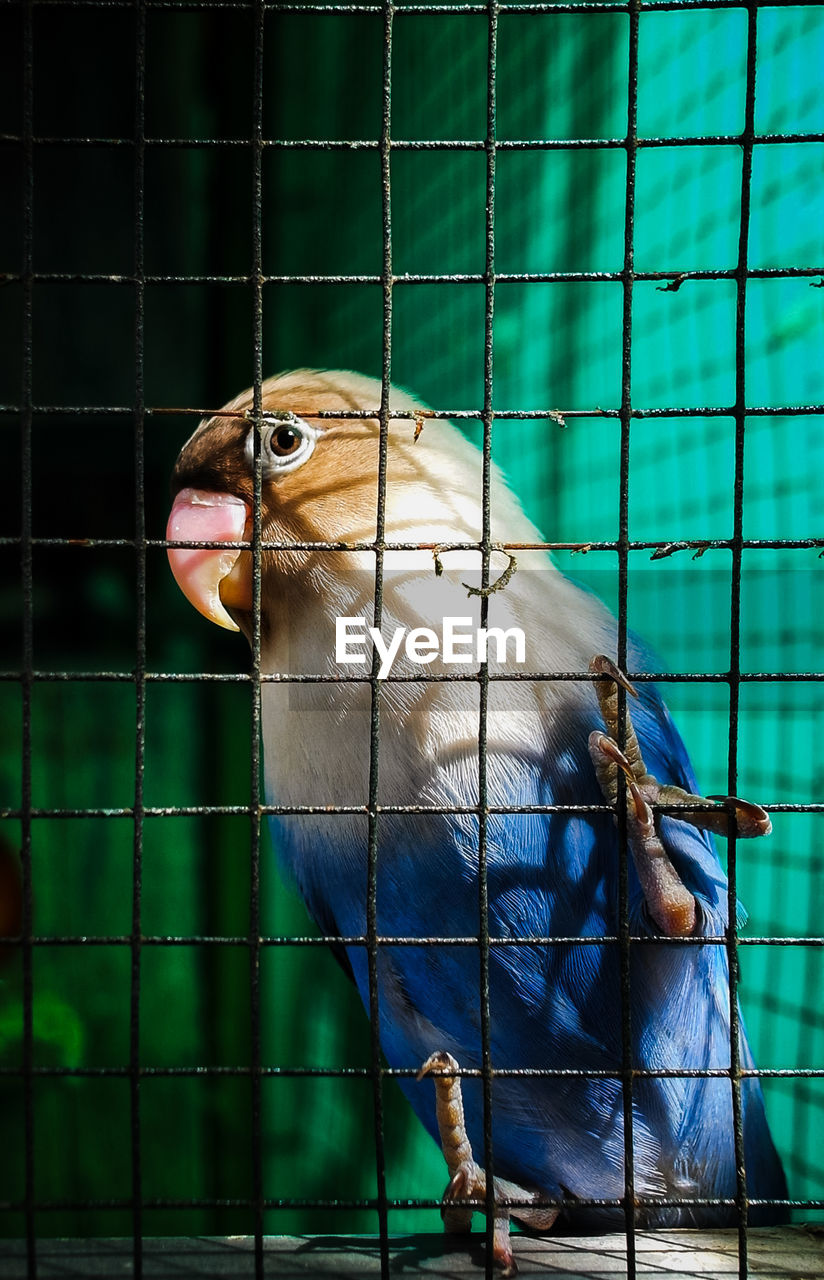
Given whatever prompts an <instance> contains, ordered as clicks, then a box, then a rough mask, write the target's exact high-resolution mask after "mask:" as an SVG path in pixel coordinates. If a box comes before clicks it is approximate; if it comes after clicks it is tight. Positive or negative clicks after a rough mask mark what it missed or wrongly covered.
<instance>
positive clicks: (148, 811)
mask: <svg viewBox="0 0 824 1280" xmlns="http://www.w3.org/2000/svg"><path fill="white" fill-rule="evenodd" d="M683 807H684V806H683V805H667V804H651V805H650V808H651V809H652V811H653V813H669V814H673V815H675V816H677V815H678V813H679V810H681V809H683ZM760 807H761V808H762V809H765V810H766V812H767V813H824V803H813V802H810V803H804V804H802V803H798V804H762V805H761V806H760ZM689 809H690V812H691V813H699V812H700V813H704V812H706V813H718V812H719V806H718V805H714V804H707V805H706V807H704V806H703V805H698V804H691V805H690V806H689ZM373 811H374V812H376V813H389V814H419V815H421V814H423V815H426V814H433V815H436V814H445V815H449V814H453V815H475V816H477V814H478V812H479V807H478V805H423V804H378V805H375V806H374V810H373V808H372V806H370V805H367V804H362V805H345V804H329V805H311V804H304V805H297V804H295V805H277V804H258V805H248V804H193V805H168V806H162V807H161V806H151V805H144V806H143V807H142V808H141V810H140V814H139V816H140V818H141V819H143V818H210V817H222V818H232V817H235V818H237V817H250V816H251V817H257V816H258V815H260V816H261V817H263V816H267V815H268V816H271V815H276V816H279V817H297V816H299V815H301V814H312V815H315V816H316V815H319V814H328V815H329V816H330V817H337V816H340V815H342V814H344V815H345V814H349V815H352V814H364V815H368V814H369V813H371V812H373ZM482 812H483V813H484V814H487V815H488V814H495V815H498V814H502V815H516V814H522V815H529V814H532V815H536V814H537V815H540V814H545V813H567V814H569V813H578V814H587V813H609V814H613V813H614V812H615V810H614V808H613V807H612V806H611V805H608V804H530V805H527V804H525V805H494V804H490V805H484V806H483V809H482ZM135 816H136V814H135V810H134V809H133V808H131V807H124V808H62V809H53V808H47V807H43V806H41V807H37V808H31V809H29V808H26V809H17V808H5V809H0V820H3V819H8V820H19V819H21V818H23V817H27V818H28V817H31V818H32V819H36V820H40V819H46V820H49V819H52V818H55V819H56V818H65V819H80V818H134V817H135Z"/></svg>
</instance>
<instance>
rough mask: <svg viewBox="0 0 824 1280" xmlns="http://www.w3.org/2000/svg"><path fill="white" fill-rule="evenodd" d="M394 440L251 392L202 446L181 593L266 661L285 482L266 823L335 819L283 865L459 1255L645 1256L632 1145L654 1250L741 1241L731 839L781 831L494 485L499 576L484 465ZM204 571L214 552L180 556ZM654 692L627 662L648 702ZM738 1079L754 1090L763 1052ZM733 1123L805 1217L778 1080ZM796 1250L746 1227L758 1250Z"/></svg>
mask: <svg viewBox="0 0 824 1280" xmlns="http://www.w3.org/2000/svg"><path fill="white" fill-rule="evenodd" d="M380 407H381V384H380V383H379V382H376V381H374V380H372V379H369V378H366V377H364V376H361V375H358V374H355V373H349V372H323V371H315V370H305V369H304V370H297V371H294V372H290V373H285V374H281V375H279V376H276V377H274V378H270V379H269V380H268V381H266V382H265V383H264V384H263V388H262V412H258V413H256V412H255V407H254V403H253V394H252V391H251V390H248V391H244V392H243V393H242V394H241V395H239V396H238V397H237V398H236V399H234V400H232V401H231V402H230V403H229V404H227V405H226V406H225V408H224V409H222V410H220V411H219V412H218V413H217V414H216V415H214V416H212V417H209V418H207V419H205V420H204V421H202V422H201V423H200V425H199V426H198V427H197V429H196V430H195V432H194V434H193V435H192V436H191V438H190V439H189V440H188V441H187V442H186V444H185V445H184V446H183V448H182V450H181V452H180V456H179V458H178V460H177V464H176V466H175V469H174V475H173V495H174V501H173V507H172V511H171V515H170V517H169V523H168V529H167V539H168V542H169V544H170V545H169V549H168V555H169V560H170V562H171V568H172V571H173V573H174V576H175V578H176V579H177V582H178V584H179V585H180V587H181V588H182V590H183V592H184V593H185V595H186V596H187V597H188V599H189V600H190V601H191V602H192V603H193V604H194V605H195V606H196V608H198V609H199V610H200V612H201V613H203V614H204V615H205V616H206V617H207V618H209V619H211V620H212V621H213V622H216V623H218V624H219V625H221V626H224V627H228V628H233V629H240V630H241V631H242V632H244V633H245V634H246V636H247V637H248V638H249V639H250V641H252V640H253V639H254V636H255V624H254V611H253V594H254V593H253V565H254V552H253V550H252V549H251V546H250V544H251V542H252V536H253V511H254V493H255V468H256V466H259V467H260V477H261V478H260V492H261V511H260V522H261V523H260V529H261V534H260V549H259V553H258V554H259V561H260V625H259V643H260V659H261V671H262V673H263V674H264V676H267V677H274V678H269V679H264V680H262V681H261V686H260V696H261V716H262V735H263V749H264V775H265V795H266V800H267V803H268V804H271V805H273V806H282V807H284V808H291V809H295V808H298V809H299V808H300V806H311V811H303V812H301V811H298V812H292V813H275V814H274V815H272V816H271V819H270V820H271V825H272V834H273V838H274V841H273V842H274V846H275V849H276V851H277V855H278V857H279V859H280V861H281V863H282V866H283V868H284V870H285V872H286V874H287V875H288V877H289V878H290V879H291V881H292V882H293V883H294V885H295V886H296V887H297V890H298V892H299V893H300V894H301V896H302V897H303V900H304V902H305V903H306V906H307V908H308V910H309V912H310V914H311V915H312V916H313V918H314V920H315V921H316V923H317V925H318V927H319V928H320V930H321V931H322V933H323V935H325V936H326V937H328V938H329V939H330V940H333V941H332V945H333V947H334V949H335V951H336V954H337V955H338V958H339V960H340V961H341V963H342V964H343V965H344V967H345V969H346V970H347V972H348V974H349V976H350V977H351V978H352V980H353V981H354V982H355V983H356V985H357V989H358V991H359V993H360V996H361V998H362V1000H363V1003H364V1005H365V1006H366V1009H367V1011H368V1012H369V1011H370V1008H372V1007H373V1003H374V1002H373V1001H372V1000H371V998H370V995H371V992H372V991H373V989H374V991H375V992H376V997H377V999H376V1004H377V1009H378V1014H377V1016H378V1021H379V1027H378V1032H379V1038H380V1044H381V1048H382V1051H383V1053H384V1055H385V1057H386V1060H387V1062H388V1064H389V1066H390V1067H392V1068H397V1069H403V1070H404V1071H405V1072H407V1073H408V1074H406V1075H404V1076H401V1077H399V1084H400V1087H401V1089H402V1090H403V1091H404V1093H405V1095H406V1097H407V1098H408V1100H409V1102H410V1104H411V1106H412V1107H413V1108H414V1110H415V1112H416V1113H417V1115H418V1117H419V1118H420V1120H421V1122H422V1123H423V1124H424V1125H425V1126H426V1128H427V1129H428V1130H429V1132H430V1133H431V1134H432V1136H433V1137H434V1138H435V1140H436V1141H438V1142H440V1144H441V1147H442V1149H443V1153H444V1156H445V1160H446V1165H447V1172H448V1177H449V1183H448V1186H447V1189H446V1192H445V1196H444V1201H443V1210H442V1212H443V1216H444V1221H445V1225H446V1227H447V1229H448V1230H455V1231H465V1230H468V1229H469V1223H470V1220H471V1217H472V1213H473V1210H476V1211H477V1210H479V1211H482V1212H483V1211H487V1212H488V1211H493V1212H494V1258H495V1262H496V1264H497V1265H498V1266H499V1267H500V1268H501V1270H502V1271H503V1272H504V1274H514V1271H515V1261H514V1257H513V1252H512V1244H511V1239H510V1234H509V1229H510V1220H511V1219H514V1220H515V1221H516V1222H517V1223H519V1224H521V1225H523V1226H526V1227H528V1228H530V1227H531V1228H533V1229H537V1230H549V1229H550V1228H552V1229H553V1230H555V1231H558V1230H562V1229H564V1230H572V1231H603V1230H610V1229H615V1230H622V1229H623V1228H624V1225H625V1222H626V1212H627V1210H626V1199H625V1197H626V1194H627V1188H626V1181H625V1177H626V1175H625V1146H626V1143H627V1139H628V1137H629V1136H630V1135H629V1134H628V1133H626V1132H625V1130H626V1129H627V1127H628V1126H631V1149H632V1154H633V1194H634V1209H633V1210H631V1211H634V1214H635V1221H636V1223H637V1224H638V1225H639V1226H642V1227H645V1228H655V1227H672V1226H690V1225H692V1226H722V1225H731V1224H733V1223H735V1222H737V1220H738V1208H737V1205H736V1203H735V1199H736V1196H737V1195H738V1194H739V1186H738V1182H737V1179H736V1157H735V1146H734V1138H733V1133H734V1127H733V1121H734V1107H733V1087H732V1082H731V1065H730V1060H731V1050H730V1034H731V1033H730V1018H731V996H730V981H729V969H728V956H727V949H726V946H725V943H724V941H723V939H724V935H725V933H726V931H727V927H728V916H727V899H728V887H727V880H726V877H725V874H724V872H723V870H722V867H721V864H720V862H719V859H718V856H717V853H716V850H715V847H714V843H713V833H714V834H719V835H726V834H727V833H728V830H729V828H730V826H731V825H733V824H734V826H735V829H736V831H737V834H738V836H739V837H750V836H763V835H766V834H768V832H769V829H770V822H769V817H768V815H767V813H766V812H765V810H763V809H762V808H760V806H758V805H755V804H752V803H749V802H747V801H744V800H740V799H737V798H735V797H712V798H711V799H710V800H708V799H707V798H704V797H702V796H701V795H700V794H698V787H697V783H696V781H695V778H694V775H693V771H692V767H691V765H690V761H689V759H688V756H687V753H686V750H685V747H684V745H683V742H682V740H681V738H680V737H679V734H678V731H677V730H676V728H675V726H674V724H673V722H672V720H671V718H670V716H669V713H668V711H667V709H666V707H665V705H664V703H663V701H662V700H661V697H660V695H659V693H658V692H657V691H656V689H655V687H654V685H653V683H652V682H650V681H646V682H640V681H639V682H638V683H637V686H636V685H634V684H633V683H632V680H631V678H628V677H627V675H625V674H624V671H623V670H622V669H620V668H619V666H618V665H617V663H618V649H617V646H618V628H617V624H616V621H615V619H614V618H613V617H612V616H611V614H610V613H609V611H608V610H607V609H606V608H605V607H604V606H603V605H602V604H601V603H600V602H599V601H598V600H597V599H596V598H595V597H594V596H593V595H592V594H590V593H588V592H587V591H586V590H584V589H582V588H581V587H579V586H578V585H576V584H575V583H573V582H572V581H570V580H569V579H567V578H566V577H565V576H564V575H563V574H562V573H561V572H560V571H559V570H558V569H557V568H556V567H555V565H554V564H553V562H552V560H551V558H550V556H549V555H548V554H547V553H546V552H545V551H544V550H542V549H540V548H536V547H535V544H540V543H541V542H542V541H543V539H542V536H541V534H540V533H539V531H538V529H537V528H536V527H535V526H534V525H533V524H532V523H531V522H530V520H529V519H528V518H527V517H526V515H525V514H524V512H523V511H522V509H521V506H520V504H519V502H518V500H517V498H516V496H515V495H514V494H513V493H512V492H511V490H510V489H509V488H508V486H507V484H506V481H505V479H504V477H503V475H502V474H501V473H500V472H499V471H498V470H497V468H495V467H494V466H492V467H491V472H490V473H489V475H488V480H489V492H488V499H489V519H490V527H489V530H488V535H489V547H490V548H491V550H489V551H488V554H487V562H486V569H484V562H483V560H484V557H483V551H482V547H481V543H482V540H483V537H484V527H483V502H482V493H483V465H482V455H481V452H480V451H479V450H478V449H477V448H476V447H475V446H474V445H473V444H472V443H471V442H470V441H469V440H468V439H467V438H466V437H465V436H464V435H463V434H462V433H461V432H460V431H459V430H458V429H457V428H456V427H455V426H454V425H452V424H451V423H449V422H447V421H445V420H442V419H434V418H431V417H430V418H427V416H426V410H425V408H424V406H422V405H421V403H420V402H419V401H417V400H415V399H414V398H413V397H412V396H410V395H408V394H407V393H405V392H403V391H401V390H399V389H395V388H392V389H391V393H390V394H389V399H388V407H389V409H390V411H391V416H390V414H386V413H385V419H386V422H387V429H386V433H385V444H384V448H383V449H382V448H381V430H380V419H379V413H380ZM384 409H386V406H384ZM381 488H382V489H383V502H382V503H381V504H379V492H380V490H381ZM379 506H380V509H381V510H380V517H379ZM187 542H188V543H193V542H201V543H202V542H207V543H211V544H212V545H211V546H207V547H193V546H188V547H186V546H176V545H174V544H175V543H187ZM243 544H246V545H245V546H244V545H243ZM507 548H509V549H508V550H507ZM378 580H379V581H380V590H377V591H376V582H377V581H378ZM645 662H646V663H647V666H649V660H648V659H647V658H646V656H645V652H644V650H643V647H642V646H641V645H640V643H639V642H637V641H635V640H634V639H632V638H630V640H629V642H628V649H627V653H626V655H625V663H624V665H625V667H626V670H627V672H629V673H630V677H631V673H632V672H637V673H639V674H640V673H642V672H643V670H644V664H645ZM484 673H486V675H488V682H487V681H486V679H485V678H484V679H482V676H484ZM278 677H280V679H278ZM284 677H305V678H304V679H303V680H298V681H295V680H291V681H290V680H287V679H284ZM519 677H528V678H519ZM484 685H485V688H484ZM479 744H481V746H480V747H479ZM335 808H337V810H338V811H337V812H335V811H334V809H335ZM330 809H331V810H332V811H330ZM370 840H371V842H372V843H371V848H372V852H373V855H374V861H373V871H372V875H373V886H372V887H373V888H374V892H375V898H374V924H375V927H376V931H377V936H378V938H379V942H378V945H377V948H376V955H375V959H374V963H373V965H372V967H371V971H370V960H369V949H368V947H367V945H366V942H367V928H368V917H369V908H368V898H369V892H370ZM622 865H623V866H625V868H626V873H625V884H626V905H627V907H628V913H629V930H630V935H631V939H632V940H631V941H630V943H629V945H628V947H627V948H626V949H625V951H624V953H623V954H624V955H625V956H627V957H628V958H627V963H626V966H625V967H626V973H625V975H624V976H625V978H628V992H627V990H626V986H624V987H622V950H621V945H620V943H619V939H618V935H619V927H620V914H619V907H620V903H619V897H620V893H621V890H620V884H621V867H622ZM482 891H483V892H482ZM482 896H483V898H484V903H483V905H482V901H481V899H482ZM485 929H486V930H487V931H488V938H489V948H488V960H487V961H486V966H485V969H484V972H485V976H486V979H487V980H488V981H487V985H486V986H485V987H484V990H483V993H482V983H481V975H482V968H483V952H482V947H481V941H482V937H483V935H484V930H485ZM702 938H707V939H715V941H707V942H701V939H702ZM336 939H340V940H341V941H340V942H335V941H334V940H336ZM393 939H394V940H396V941H393ZM400 939H402V940H403V942H400V941H397V940H400ZM485 1033H487V1034H488V1058H487V1059H485V1056H484V1034H485ZM739 1052H740V1065H741V1067H742V1068H745V1069H752V1068H753V1067H754V1063H753V1059H752V1055H751V1052H750V1049H749V1045H748V1042H747V1037H746V1031H745V1029H744V1026H743V1023H742V1024H741V1031H740V1042H739ZM484 1068H485V1069H486V1070H487V1071H489V1072H491V1086H490V1089H491V1107H490V1110H491V1143H490V1144H489V1145H488V1146H486V1147H485V1140H484V1097H483V1086H482V1080H481V1078H480V1073H481V1071H482V1069H484ZM630 1068H631V1069H632V1071H633V1072H634V1073H636V1074H634V1075H633V1077H632V1080H631V1105H628V1103H627V1098H626V1096H625V1086H624V1076H625V1073H626V1072H627V1071H628V1070H629V1069H630ZM410 1069H414V1071H416V1072H418V1076H419V1078H418V1079H416V1078H415V1077H414V1075H413V1074H412V1072H411V1071H410ZM710 1072H711V1073H714V1074H706V1073H710ZM462 1073H468V1074H462ZM519 1073H520V1074H519ZM679 1073H682V1074H679ZM683 1073H686V1074H683ZM702 1073H705V1074H702ZM424 1077H431V1079H429V1078H427V1079H424ZM433 1084H434V1091H433ZM740 1111H741V1123H742V1131H743V1156H744V1170H745V1176H746V1193H747V1198H748V1200H755V1201H773V1200H778V1201H781V1200H784V1199H786V1196H787V1189H786V1184H785V1180H784V1174H783V1171H782V1167H781V1163H780V1160H779V1157H778V1155H777V1154H776V1150H775V1147H774V1145H773V1141H772V1138H771V1136H770V1131H769V1128H768V1124H767V1119H766V1116H765V1110H764V1103H763V1098H762V1093H761V1089H760V1085H759V1081H758V1078H757V1077H755V1076H752V1075H747V1076H744V1077H743V1078H741V1080H740ZM490 1151H491V1163H492V1174H493V1177H492V1181H491V1185H490V1183H489V1181H488V1178H487V1172H486V1168H485V1165H486V1163H488V1161H489V1156H490ZM719 1202H721V1203H719ZM784 1217H785V1210H784V1209H783V1208H782V1207H781V1206H780V1205H777V1206H774V1205H770V1204H754V1205H752V1206H751V1207H750V1208H749V1222H750V1223H751V1224H754V1225H759V1224H760V1225H764V1224H767V1223H772V1222H776V1221H780V1220H783V1219H784Z"/></svg>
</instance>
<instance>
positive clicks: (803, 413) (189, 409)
mask: <svg viewBox="0 0 824 1280" xmlns="http://www.w3.org/2000/svg"><path fill="white" fill-rule="evenodd" d="M23 412H24V410H23V407H22V406H21V405H19V404H0V414H11V415H13V416H15V417H19V416H20V415H21V414H22V413H23ZM620 412H621V411H620V410H619V409H609V408H607V409H605V408H603V407H602V406H601V405H598V406H596V407H594V408H591V409H562V408H552V409H495V410H493V411H492V412H491V417H492V419H493V420H494V422H495V423H496V424H497V423H500V422H524V421H533V420H534V421H539V420H541V419H548V420H549V421H551V422H553V423H555V425H556V426H558V427H561V426H562V425H563V424H564V423H565V422H566V421H572V420H573V419H575V418H614V419H619V418H620ZM31 413H32V414H33V415H34V416H37V415H42V416H44V417H46V416H49V415H52V414H57V415H63V414H65V415H68V416H69V417H112V418H115V417H122V418H126V417H128V418H131V417H133V416H134V410H133V409H130V408H129V407H128V406H127V405H104V404H96V405H89V404H79V405H78V404H39V405H38V404H36V405H34V406H33V407H32V409H31ZM735 413H736V410H735V408H734V407H733V406H731V405H718V404H704V405H666V406H662V407H661V408H654V409H637V408H636V409H633V410H632V411H631V412H630V415H629V416H630V418H638V419H652V418H734V417H735ZM743 413H744V414H745V416H746V417H750V418H758V417H771V418H772V417H781V418H798V417H808V416H817V415H819V414H824V403H809V404H777V405H749V406H748V407H747V408H745V409H744V410H743ZM217 415H220V416H222V417H232V416H234V415H232V414H230V413H226V412H225V411H224V410H223V409H222V408H220V407H218V408H206V409H204V408H195V407H194V406H184V405H169V406H165V405H157V406H154V407H151V406H149V407H147V408H146V410H145V416H146V418H147V419H150V418H162V419H165V418H212V417H216V416H217ZM304 416H305V417H311V418H313V419H318V420H319V421H324V420H327V419H332V420H335V421H338V420H339V421H344V420H346V421H348V420H350V419H351V420H353V421H362V420H372V419H374V418H375V417H376V416H377V410H375V411H370V410H369V409H340V410H337V409H335V410H332V409H329V410H325V411H317V412H315V413H312V414H309V413H305V414H304ZM387 416H388V417H389V418H390V419H392V420H395V419H397V420H400V421H407V420H409V419H410V418H411V416H412V415H411V413H410V411H409V410H408V409H407V410H402V409H396V410H390V411H389V413H388V415H387ZM484 416H485V410H484V409H425V408H421V409H419V410H416V412H415V415H414V417H415V418H416V419H420V420H422V421H423V422H425V423H428V422H430V421H431V422H437V421H440V420H446V421H449V422H451V421H455V422H461V421H472V422H480V421H482V420H483V418H484ZM35 430H36V427H35ZM76 541H77V542H78V543H84V542H85V541H86V539H82V538H79V539H77V540H76ZM334 545H339V544H334ZM387 545H388V544H387ZM474 545H477V544H474ZM585 545H587V546H590V545H597V544H590V543H587V544H585Z"/></svg>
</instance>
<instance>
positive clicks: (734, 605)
mask: <svg viewBox="0 0 824 1280" xmlns="http://www.w3.org/2000/svg"><path fill="white" fill-rule="evenodd" d="M757 19H758V5H757V4H756V3H753V2H752V0H750V3H749V4H748V6H747V87H746V102H745V114H744V131H743V133H742V135H741V149H742V153H743V154H742V168H741V223H740V227H739V234H738V265H737V268H736V305H735V477H734V482H733V486H734V487H733V537H732V548H731V554H732V582H731V594H730V674H729V680H730V685H729V688H730V730H729V744H728V753H729V754H728V778H727V785H728V788H729V794H730V795H735V794H736V793H737V790H738V787H737V778H738V716H739V708H740V694H741V689H740V680H741V562H742V556H743V548H742V540H743V515H744V431H745V425H746V415H745V408H746V404H747V398H746V321H747V253H748V240H749V231H750V194H751V183H752V154H753V138H754V136H755V74H756V53H757V45H756V39H757ZM736 873H737V843H736V833H735V829H734V827H732V829H731V831H730V837H729V840H728V842H727V886H728V887H727V911H728V916H729V919H728V921H727V955H728V960H729V971H730V1087H731V1089H732V1118H733V1139H734V1142H735V1170H736V1197H735V1198H736V1204H737V1208H738V1274H739V1276H740V1277H741V1280H746V1276H747V1273H748V1268H747V1219H748V1200H747V1171H746V1168H745V1164H744V1122H743V1113H742V1109H741V1025H740V1019H739V1014H738V983H739V976H740V970H739V962H738V936H737V930H736V917H737V910H738V891H737V874H736Z"/></svg>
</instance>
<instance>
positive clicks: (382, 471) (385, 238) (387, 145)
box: [366, 0, 395, 1280]
mask: <svg viewBox="0 0 824 1280" xmlns="http://www.w3.org/2000/svg"><path fill="white" fill-rule="evenodd" d="M394 16H395V6H394V5H393V4H392V3H391V0H383V64H382V77H383V79H382V84H383V93H382V115H381V136H380V165H381V216H382V246H383V261H382V267H381V287H382V293H383V332H382V351H381V403H380V411H379V422H380V437H379V448H378V494H377V499H378V509H377V516H376V522H375V611H374V625H375V626H376V627H380V625H381V614H382V611H383V572H384V568H383V566H384V551H385V544H386V469H387V453H388V447H389V421H390V419H389V411H390V391H391V387H392V185H391V179H392V173H391V150H392V23H393V19H394ZM378 669H379V658H378V654H377V651H375V652H374V653H373V655H372V668H371V672H370V677H369V683H370V719H369V795H368V801H367V807H368V829H367V830H368V834H367V889H366V954H367V966H368V980H369V1026H370V1035H371V1074H372V1109H373V1117H374V1127H375V1180H376V1186H377V1196H378V1234H379V1238H380V1259H381V1276H382V1277H383V1280H389V1274H390V1271H389V1212H388V1207H387V1203H386V1143H385V1135H384V1119H383V1066H382V1063H381V1047H380V991H379V987H378V780H379V764H380V729H381V725H380V715H381V706H380V697H381V694H380V682H379V680H378Z"/></svg>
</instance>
